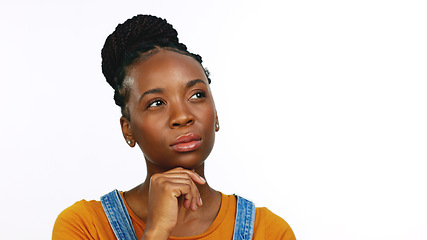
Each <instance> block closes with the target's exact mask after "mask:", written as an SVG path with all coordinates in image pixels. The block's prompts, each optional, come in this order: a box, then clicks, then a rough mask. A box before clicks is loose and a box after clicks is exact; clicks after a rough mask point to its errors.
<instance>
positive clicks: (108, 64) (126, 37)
mask: <svg viewBox="0 0 427 240" xmlns="http://www.w3.org/2000/svg"><path fill="white" fill-rule="evenodd" d="M147 43H151V44H156V43H158V44H159V45H163V44H164V43H172V44H173V45H177V46H180V47H181V48H183V50H186V47H185V45H184V44H181V43H179V41H178V32H177V31H176V30H175V29H174V28H173V26H172V25H171V24H169V23H168V22H167V21H166V20H165V19H162V18H159V17H156V16H152V15H142V14H140V15H137V16H135V17H133V18H130V19H128V20H126V21H125V22H124V23H122V24H119V25H118V26H117V27H116V29H115V30H114V32H113V33H112V34H110V35H109V36H108V37H107V39H106V41H105V44H104V47H103V48H102V51H101V55H102V72H103V74H104V76H105V78H106V80H107V82H108V83H109V84H110V85H111V86H112V87H113V88H116V87H117V84H119V83H118V82H117V76H116V75H117V69H119V68H120V67H121V65H122V62H123V58H124V55H125V54H126V52H128V51H130V50H132V49H134V48H136V47H138V46H139V45H141V44H147Z"/></svg>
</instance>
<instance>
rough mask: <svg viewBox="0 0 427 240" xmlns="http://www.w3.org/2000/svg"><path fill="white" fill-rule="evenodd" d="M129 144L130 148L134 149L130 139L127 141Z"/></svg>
mask: <svg viewBox="0 0 427 240" xmlns="http://www.w3.org/2000/svg"><path fill="white" fill-rule="evenodd" d="M127 143H128V144H129V146H131V147H132V145H131V143H132V142H131V141H130V140H129V139H128V140H127Z"/></svg>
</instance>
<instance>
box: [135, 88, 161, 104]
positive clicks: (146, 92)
mask: <svg viewBox="0 0 427 240" xmlns="http://www.w3.org/2000/svg"><path fill="white" fill-rule="evenodd" d="M164 91H165V89H163V88H154V89H150V90H147V91H145V92H144V93H143V94H142V95H141V97H139V100H138V102H141V100H142V99H143V98H144V96H145V95H147V94H153V93H163V92H164Z"/></svg>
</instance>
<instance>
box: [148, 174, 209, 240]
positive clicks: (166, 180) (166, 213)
mask: <svg viewBox="0 0 427 240" xmlns="http://www.w3.org/2000/svg"><path fill="white" fill-rule="evenodd" d="M196 183H197V184H205V183H206V180H205V179H203V178H202V177H201V176H199V175H198V174H197V173H196V172H194V171H191V170H187V169H184V168H180V167H179V168H174V169H172V170H170V171H167V172H164V173H158V174H154V175H153V176H152V177H151V179H150V189H149V195H148V216H147V221H146V227H145V230H144V235H143V236H142V239H145V240H148V239H156V240H161V239H165V240H166V239H168V237H169V236H170V233H171V232H172V230H173V228H174V227H175V225H176V223H177V219H178V213H179V210H180V208H181V207H184V208H187V209H191V210H192V211H196V209H197V207H198V206H201V205H202V199H201V197H200V193H199V190H198V188H197V186H196Z"/></svg>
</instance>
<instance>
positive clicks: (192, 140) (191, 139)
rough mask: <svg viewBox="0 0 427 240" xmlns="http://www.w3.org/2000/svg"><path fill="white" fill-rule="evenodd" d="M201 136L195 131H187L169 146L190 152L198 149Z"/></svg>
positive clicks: (178, 150) (179, 150)
mask: <svg viewBox="0 0 427 240" xmlns="http://www.w3.org/2000/svg"><path fill="white" fill-rule="evenodd" d="M201 142H202V138H201V137H200V136H199V135H197V134H195V133H187V134H184V135H181V136H179V137H177V138H176V139H175V140H174V141H173V142H172V144H171V145H170V146H171V148H172V149H173V150H175V151H177V152H191V151H194V150H196V149H198V148H199V147H200V145H201Z"/></svg>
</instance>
